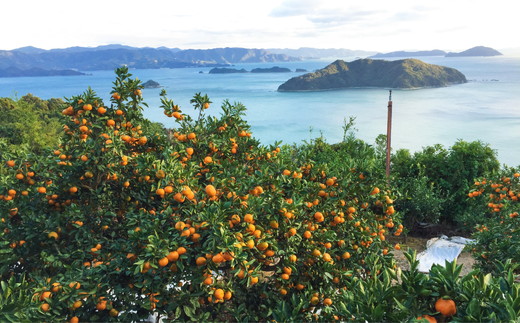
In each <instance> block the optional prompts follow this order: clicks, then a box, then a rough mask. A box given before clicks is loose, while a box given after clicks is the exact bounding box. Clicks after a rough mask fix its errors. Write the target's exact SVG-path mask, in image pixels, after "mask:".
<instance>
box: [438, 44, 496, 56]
mask: <svg viewBox="0 0 520 323" xmlns="http://www.w3.org/2000/svg"><path fill="white" fill-rule="evenodd" d="M499 55H502V53H501V52H499V51H497V50H496V49H493V48H490V47H484V46H476V47H473V48H470V49H467V50H465V51H463V52H460V53H448V54H446V57H462V56H499Z"/></svg>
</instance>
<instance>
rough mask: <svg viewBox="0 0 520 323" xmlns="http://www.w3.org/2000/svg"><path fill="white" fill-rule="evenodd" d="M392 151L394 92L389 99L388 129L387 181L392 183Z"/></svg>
mask: <svg viewBox="0 0 520 323" xmlns="http://www.w3.org/2000/svg"><path fill="white" fill-rule="evenodd" d="M391 149H392V90H390V96H389V99H388V122H387V127H386V180H387V181H388V183H390V151H391Z"/></svg>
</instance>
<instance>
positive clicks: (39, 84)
mask: <svg viewBox="0 0 520 323" xmlns="http://www.w3.org/2000/svg"><path fill="white" fill-rule="evenodd" d="M344 59H345V60H346V61H351V60H353V59H354V58H344ZM420 59H421V60H423V61H425V62H427V63H433V64H438V65H443V66H448V67H453V68H456V69H458V70H459V71H461V72H462V73H463V74H464V75H466V78H467V79H468V81H469V82H468V83H466V84H461V85H453V86H449V87H444V88H432V89H417V90H393V92H392V99H393V130H392V145H393V148H394V149H399V148H407V149H410V150H411V151H416V150H420V149H421V148H422V147H425V146H429V145H434V144H437V143H440V144H442V145H444V146H445V147H449V146H451V145H453V144H454V143H455V142H456V141H457V140H458V139H463V140H466V141H473V140H481V141H483V142H485V143H488V144H489V145H490V146H491V147H492V148H493V149H495V150H497V152H498V157H499V160H500V161H501V162H502V163H505V164H507V165H509V166H518V165H520V58H519V57H507V56H499V57H450V58H446V57H422V58H420ZM332 61H333V60H332V59H331V60H317V61H301V62H290V63H262V64H260V63H259V64H237V65H236V66H234V68H237V69H241V68H245V69H246V70H251V69H253V68H256V67H263V68H266V67H272V66H280V67H288V68H290V69H291V70H292V71H294V70H295V69H296V68H303V69H306V70H308V71H309V72H311V71H314V70H316V69H319V68H323V67H325V66H326V65H328V64H329V63H331V62H332ZM209 70H210V68H183V69H158V70H132V71H131V73H133V75H134V76H136V77H138V78H139V79H141V80H142V81H143V82H144V81H147V80H149V79H152V80H154V81H157V82H159V83H160V84H161V85H162V86H163V87H164V88H165V89H166V91H167V92H168V96H169V97H170V98H172V99H173V100H174V102H175V103H176V104H178V105H180V106H181V109H182V110H183V111H184V112H188V113H190V112H191V111H192V109H191V106H190V104H189V101H190V99H191V98H192V96H193V95H194V94H195V93H197V92H201V93H202V94H208V96H209V97H210V98H211V100H212V101H213V105H212V107H211V108H210V109H209V110H208V113H211V114H218V113H219V111H218V106H219V105H220V104H221V103H222V102H223V100H226V99H228V100H229V101H230V102H232V103H233V102H241V103H242V104H244V105H245V106H246V107H247V109H248V110H247V115H246V119H247V121H248V122H249V123H250V124H251V125H252V131H253V136H254V137H256V138H258V139H259V140H260V141H261V142H262V143H264V144H271V143H274V142H275V141H279V140H281V141H283V143H294V142H296V143H299V142H301V141H302V140H309V139H311V138H315V137H317V136H319V135H321V134H323V136H324V137H325V138H326V139H327V141H328V142H329V143H334V142H338V141H340V140H341V139H342V136H343V129H342V125H343V122H344V119H345V118H347V119H348V117H349V116H354V117H356V125H355V128H356V129H357V132H356V135H357V137H359V138H361V139H363V140H366V141H367V142H369V143H372V142H374V139H375V138H376V136H377V135H378V134H382V133H386V118H387V103H388V94H389V93H388V90H389V89H346V90H335V91H323V92H277V88H278V86H279V85H280V84H282V83H283V82H285V81H286V80H288V79H289V78H291V77H293V76H297V75H301V74H303V73H296V72H292V73H265V74H259V73H245V74H208V71H209ZM201 71H202V72H203V73H200V72H201ZM89 73H90V74H91V75H85V76H69V77H59V76H55V77H23V78H0V96H1V97H12V98H16V97H20V96H23V95H25V94H27V93H32V94H33V95H36V96H39V97H41V98H45V99H48V98H52V97H57V98H64V97H70V96H73V95H77V94H80V93H82V92H83V91H84V90H85V89H87V87H89V86H90V87H91V88H92V89H93V90H94V91H96V92H97V93H98V95H99V96H100V97H102V98H103V99H104V100H105V102H106V103H108V102H109V101H108V98H109V93H110V90H111V86H112V82H113V81H114V72H113V71H93V72H89ZM160 91H161V90H160V89H145V90H143V96H144V99H145V102H147V103H148V105H149V108H147V109H146V110H145V112H144V114H145V116H146V117H148V118H149V119H151V120H153V121H158V122H161V123H163V124H164V125H165V126H167V127H174V126H175V122H174V120H173V118H167V117H166V116H164V114H163V113H162V110H161V109H159V108H158V106H159V104H160V98H159V93H160Z"/></svg>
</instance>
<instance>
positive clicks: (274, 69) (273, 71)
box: [251, 66, 291, 73]
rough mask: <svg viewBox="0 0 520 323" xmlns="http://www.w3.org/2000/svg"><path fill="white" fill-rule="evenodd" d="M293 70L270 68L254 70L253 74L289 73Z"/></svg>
mask: <svg viewBox="0 0 520 323" xmlns="http://www.w3.org/2000/svg"><path fill="white" fill-rule="evenodd" d="M290 71H291V70H290V69H288V68H285V67H278V66H273V67H270V68H253V69H252V70H251V73H288V72H290Z"/></svg>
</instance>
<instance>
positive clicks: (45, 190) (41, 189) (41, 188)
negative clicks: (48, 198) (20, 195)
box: [38, 186, 47, 194]
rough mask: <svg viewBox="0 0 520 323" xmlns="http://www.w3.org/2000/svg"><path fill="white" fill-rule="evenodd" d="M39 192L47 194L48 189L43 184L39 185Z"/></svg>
mask: <svg viewBox="0 0 520 323" xmlns="http://www.w3.org/2000/svg"><path fill="white" fill-rule="evenodd" d="M38 193H41V194H45V193H47V189H46V188H45V187H43V186H40V187H38Z"/></svg>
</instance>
